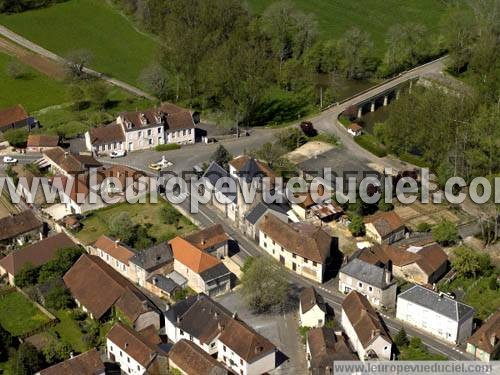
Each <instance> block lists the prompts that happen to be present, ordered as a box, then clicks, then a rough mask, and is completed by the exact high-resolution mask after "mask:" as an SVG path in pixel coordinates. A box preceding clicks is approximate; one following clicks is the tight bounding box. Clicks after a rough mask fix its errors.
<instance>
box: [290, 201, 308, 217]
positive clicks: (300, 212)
mask: <svg viewBox="0 0 500 375" xmlns="http://www.w3.org/2000/svg"><path fill="white" fill-rule="evenodd" d="M292 210H293V212H295V215H297V217H298V218H299V219H301V220H305V219H306V218H307V210H306V209H305V208H304V207H301V206H300V205H298V204H296V203H292Z"/></svg>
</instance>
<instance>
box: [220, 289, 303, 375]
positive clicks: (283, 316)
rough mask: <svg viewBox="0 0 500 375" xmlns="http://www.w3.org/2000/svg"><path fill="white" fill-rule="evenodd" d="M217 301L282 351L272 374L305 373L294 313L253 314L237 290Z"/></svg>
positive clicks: (297, 324) (297, 323) (290, 311)
mask: <svg viewBox="0 0 500 375" xmlns="http://www.w3.org/2000/svg"><path fill="white" fill-rule="evenodd" d="M215 299H216V301H217V302H219V303H220V304H221V305H223V306H224V307H226V308H227V309H228V310H230V311H234V312H236V313H237V314H238V317H239V318H240V319H242V320H243V321H245V322H246V323H247V324H248V325H250V326H251V327H252V328H253V329H255V330H256V331H257V332H259V333H260V334H261V335H263V336H264V337H266V338H267V339H268V340H270V341H271V342H272V343H273V344H275V345H276V346H277V347H278V349H279V350H280V351H281V352H282V353H279V354H278V355H277V361H278V364H279V366H278V367H277V368H276V369H275V370H273V371H272V372H271V373H272V374H283V375H288V374H305V373H307V361H306V352H305V345H304V344H303V343H302V341H301V338H300V336H299V331H298V327H299V322H298V311H297V309H296V308H293V309H289V311H288V312H285V313H269V314H258V315H257V314H253V313H252V312H251V311H250V310H249V309H248V308H247V306H246V305H245V303H244V301H243V299H242V298H241V296H239V295H238V289H236V290H233V291H232V292H231V293H227V294H225V295H223V296H220V297H217V298H215Z"/></svg>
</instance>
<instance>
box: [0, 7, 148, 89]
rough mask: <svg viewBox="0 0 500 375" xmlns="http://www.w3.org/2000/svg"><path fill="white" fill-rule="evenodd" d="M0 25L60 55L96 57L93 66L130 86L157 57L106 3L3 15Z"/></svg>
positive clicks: (124, 19) (142, 39) (143, 40)
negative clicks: (80, 52)
mask: <svg viewBox="0 0 500 375" xmlns="http://www.w3.org/2000/svg"><path fill="white" fill-rule="evenodd" d="M0 24H2V25H4V26H6V27H8V28H10V29H12V30H14V31H15V32H17V33H19V34H21V35H22V36H24V37H25V38H27V39H29V40H32V41H34V42H36V43H38V44H40V45H41V46H43V47H44V48H46V49H48V50H50V51H53V52H55V53H57V54H59V55H63V56H64V55H66V54H67V53H68V52H71V51H73V50H77V49H87V50H89V51H91V52H92V54H93V57H94V59H93V62H92V63H91V67H93V68H95V69H96V70H98V71H100V72H102V73H106V74H109V75H111V76H113V77H116V78H119V79H121V80H124V81H126V82H129V83H131V84H138V83H139V82H138V77H139V75H140V74H141V71H142V70H143V69H144V68H145V67H146V66H148V65H149V64H150V63H151V62H152V61H153V58H154V55H155V53H156V49H157V44H156V42H155V41H154V39H153V38H152V37H150V36H148V35H145V34H142V33H140V32H138V31H137V30H136V29H134V27H133V25H132V23H131V22H130V21H129V20H128V19H127V18H125V17H123V16H122V15H121V14H120V13H119V12H118V11H116V10H115V9H114V8H112V7H111V6H109V5H107V3H106V2H105V1H103V0H70V1H68V2H65V3H61V4H57V5H53V6H50V7H48V8H44V9H39V10H34V11H29V12H24V13H20V14H13V15H5V14H3V15H0Z"/></svg>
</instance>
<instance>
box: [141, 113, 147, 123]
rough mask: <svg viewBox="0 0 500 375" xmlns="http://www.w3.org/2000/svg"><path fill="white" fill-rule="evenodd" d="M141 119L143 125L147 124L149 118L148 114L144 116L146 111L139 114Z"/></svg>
mask: <svg viewBox="0 0 500 375" xmlns="http://www.w3.org/2000/svg"><path fill="white" fill-rule="evenodd" d="M139 119H140V120H141V124H142V125H147V123H148V120H147V119H146V116H144V113H141V114H140V115H139Z"/></svg>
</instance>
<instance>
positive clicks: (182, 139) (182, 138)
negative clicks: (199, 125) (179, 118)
mask: <svg viewBox="0 0 500 375" xmlns="http://www.w3.org/2000/svg"><path fill="white" fill-rule="evenodd" d="M166 139H167V143H177V144H191V143H194V142H195V129H194V128H190V129H179V130H168V129H167V130H166Z"/></svg>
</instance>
